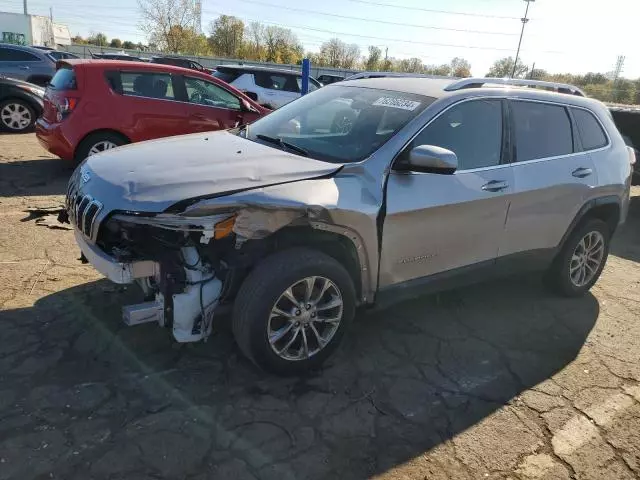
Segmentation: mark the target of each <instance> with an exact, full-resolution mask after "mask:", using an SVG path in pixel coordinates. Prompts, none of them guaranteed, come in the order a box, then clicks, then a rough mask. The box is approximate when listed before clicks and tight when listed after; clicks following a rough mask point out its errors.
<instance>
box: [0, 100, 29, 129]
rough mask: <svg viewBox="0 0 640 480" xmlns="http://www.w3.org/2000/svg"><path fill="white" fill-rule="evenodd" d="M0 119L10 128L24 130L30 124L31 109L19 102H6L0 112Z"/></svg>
mask: <svg viewBox="0 0 640 480" xmlns="http://www.w3.org/2000/svg"><path fill="white" fill-rule="evenodd" d="M0 120H1V121H2V124H3V125H4V126H5V127H7V128H9V129H10V130H15V131H20V130H24V129H26V128H28V127H29V125H31V120H32V118H31V111H30V110H29V109H28V108H27V107H25V106H24V105H21V104H19V103H8V104H7V105H5V106H4V107H3V108H2V111H1V112H0Z"/></svg>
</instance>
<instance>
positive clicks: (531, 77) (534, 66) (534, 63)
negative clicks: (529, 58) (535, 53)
mask: <svg viewBox="0 0 640 480" xmlns="http://www.w3.org/2000/svg"><path fill="white" fill-rule="evenodd" d="M535 69H536V62H533V65H531V71H530V72H529V80H533V71H534V70H535Z"/></svg>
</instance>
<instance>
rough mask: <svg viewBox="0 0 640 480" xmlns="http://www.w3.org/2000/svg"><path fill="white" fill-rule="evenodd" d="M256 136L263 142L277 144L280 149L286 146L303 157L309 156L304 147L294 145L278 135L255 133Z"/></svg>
mask: <svg viewBox="0 0 640 480" xmlns="http://www.w3.org/2000/svg"><path fill="white" fill-rule="evenodd" d="M256 138H258V139H260V140H264V141H265V142H269V143H273V144H275V145H279V146H280V147H281V148H282V149H284V148H288V149H289V150H293V151H294V152H296V153H299V154H300V155H303V156H305V157H308V156H309V152H307V151H306V150H305V149H304V148H302V147H299V146H297V145H294V144H293V143H289V142H285V141H284V140H282V139H281V138H280V137H270V136H269V135H263V134H261V133H258V134H257V135H256Z"/></svg>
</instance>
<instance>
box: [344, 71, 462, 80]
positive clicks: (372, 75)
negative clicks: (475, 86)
mask: <svg viewBox="0 0 640 480" xmlns="http://www.w3.org/2000/svg"><path fill="white" fill-rule="evenodd" d="M387 77H415V78H450V77H443V76H440V75H427V74H423V73H406V72H358V73H354V74H353V75H351V76H349V77H347V78H345V80H361V79H364V78H387Z"/></svg>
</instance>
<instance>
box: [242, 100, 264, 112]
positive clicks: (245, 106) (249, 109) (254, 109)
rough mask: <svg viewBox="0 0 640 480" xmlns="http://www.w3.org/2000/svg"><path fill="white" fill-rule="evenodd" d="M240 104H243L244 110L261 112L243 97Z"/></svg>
mask: <svg viewBox="0 0 640 480" xmlns="http://www.w3.org/2000/svg"><path fill="white" fill-rule="evenodd" d="M240 105H241V106H242V110H243V111H245V112H253V113H260V112H259V111H258V109H257V108H256V107H254V106H253V105H251V104H250V103H249V102H247V101H246V100H244V99H242V101H241V103H240Z"/></svg>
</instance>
